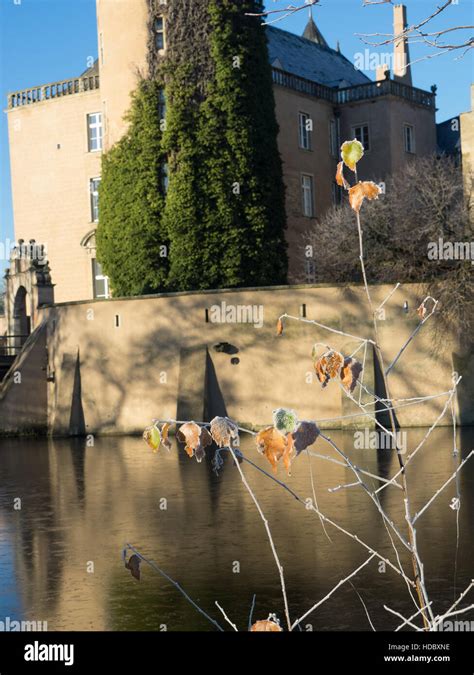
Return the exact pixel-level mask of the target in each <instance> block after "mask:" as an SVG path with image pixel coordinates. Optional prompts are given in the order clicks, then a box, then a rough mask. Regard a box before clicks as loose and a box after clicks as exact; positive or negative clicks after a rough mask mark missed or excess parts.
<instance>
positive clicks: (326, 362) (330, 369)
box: [314, 349, 344, 387]
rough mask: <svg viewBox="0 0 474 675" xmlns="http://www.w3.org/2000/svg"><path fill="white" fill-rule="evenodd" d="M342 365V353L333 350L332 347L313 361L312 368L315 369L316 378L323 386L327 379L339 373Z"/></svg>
mask: <svg viewBox="0 0 474 675" xmlns="http://www.w3.org/2000/svg"><path fill="white" fill-rule="evenodd" d="M343 365H344V357H343V355H342V354H340V353H339V352H336V351H333V350H332V349H331V350H330V351H328V352H326V353H325V354H323V355H322V356H321V357H320V358H319V359H318V360H317V361H315V363H314V369H315V370H316V375H317V377H318V380H319V381H320V382H321V384H322V385H323V387H325V386H326V385H327V383H328V382H329V380H332V379H334V378H335V377H336V376H337V375H339V372H340V370H341V368H342V366H343Z"/></svg>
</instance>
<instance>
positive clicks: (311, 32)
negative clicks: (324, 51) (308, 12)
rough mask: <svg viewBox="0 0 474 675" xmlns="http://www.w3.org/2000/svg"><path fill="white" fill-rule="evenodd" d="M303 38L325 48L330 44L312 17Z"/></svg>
mask: <svg viewBox="0 0 474 675" xmlns="http://www.w3.org/2000/svg"><path fill="white" fill-rule="evenodd" d="M303 37H304V38H306V39H307V40H311V42H316V43H317V44H320V45H323V46H324V47H328V43H327V42H326V40H325V39H324V37H323V35H322V33H321V31H320V30H319V28H318V27H317V25H316V24H315V23H314V19H313V17H312V16H310V17H309V21H308V23H307V24H306V28H305V29H304V33H303Z"/></svg>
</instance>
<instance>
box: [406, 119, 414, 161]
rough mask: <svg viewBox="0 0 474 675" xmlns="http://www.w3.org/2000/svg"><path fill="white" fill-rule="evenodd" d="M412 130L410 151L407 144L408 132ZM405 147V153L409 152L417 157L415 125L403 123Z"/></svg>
mask: <svg viewBox="0 0 474 675" xmlns="http://www.w3.org/2000/svg"><path fill="white" fill-rule="evenodd" d="M408 130H410V134H411V138H410V144H411V148H410V149H408V144H407V139H408V137H407V131H408ZM403 146H404V148H405V152H407V153H408V154H409V155H415V154H416V140H415V125H414V124H408V122H404V123H403Z"/></svg>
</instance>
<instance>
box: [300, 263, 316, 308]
mask: <svg viewBox="0 0 474 675" xmlns="http://www.w3.org/2000/svg"><path fill="white" fill-rule="evenodd" d="M304 275H305V280H306V283H307V284H315V283H316V263H315V262H314V260H311V259H310V258H306V259H305V261H304ZM303 307H304V305H303Z"/></svg>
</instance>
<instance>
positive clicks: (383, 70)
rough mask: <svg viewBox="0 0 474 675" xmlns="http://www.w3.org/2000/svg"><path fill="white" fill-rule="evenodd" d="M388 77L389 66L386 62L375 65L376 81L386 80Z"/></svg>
mask: <svg viewBox="0 0 474 675" xmlns="http://www.w3.org/2000/svg"><path fill="white" fill-rule="evenodd" d="M388 78H390V68H389V67H388V63H384V64H383V65H382V66H377V70H376V73H375V79H376V81H377V82H381V81H382V80H386V79H388Z"/></svg>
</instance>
